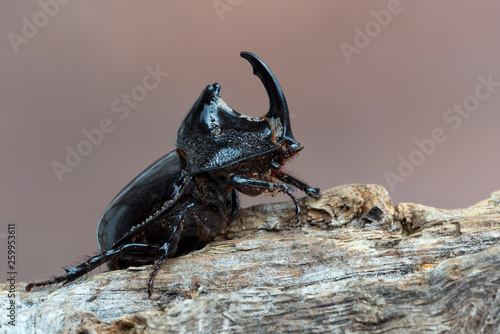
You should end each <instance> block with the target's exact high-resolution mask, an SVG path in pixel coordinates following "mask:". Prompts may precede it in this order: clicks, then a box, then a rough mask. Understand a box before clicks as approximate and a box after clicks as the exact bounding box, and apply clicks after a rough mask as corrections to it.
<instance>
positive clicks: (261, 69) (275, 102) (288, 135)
mask: <svg viewBox="0 0 500 334" xmlns="http://www.w3.org/2000/svg"><path fill="white" fill-rule="evenodd" d="M240 55H241V56H242V57H243V58H245V59H246V60H248V62H249V63H250V64H251V65H252V68H253V74H255V75H256V76H258V77H259V79H260V80H261V81H262V83H263V84H264V87H265V88H266V91H267V95H268V96H269V111H268V112H267V114H266V117H267V118H268V119H269V120H270V121H271V122H275V121H277V119H278V118H279V120H281V124H282V126H283V134H282V136H280V137H278V138H276V140H277V141H278V142H283V141H284V140H287V141H288V142H289V144H290V146H291V147H292V148H298V147H299V146H300V145H299V143H297V141H296V140H295V138H293V134H292V128H291V126H290V115H289V112H288V105H287V103H286V98H285V94H284V93H283V90H282V89H281V86H280V84H279V83H278V80H276V77H275V76H274V74H273V72H271V70H270V69H269V67H267V65H266V64H264V62H263V61H262V60H261V59H260V58H259V57H257V56H256V55H254V54H253V53H250V52H246V51H243V52H241V53H240Z"/></svg>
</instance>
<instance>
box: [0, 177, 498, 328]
mask: <svg viewBox="0 0 500 334" xmlns="http://www.w3.org/2000/svg"><path fill="white" fill-rule="evenodd" d="M301 206H302V208H303V209H304V210H303V216H302V217H301V221H300V222H299V223H291V222H290V221H291V218H292V217H293V214H294V209H293V204H292V203H291V202H283V203H275V204H269V205H259V206H255V207H252V208H248V209H246V210H243V212H242V213H241V215H240V216H239V217H238V219H237V220H236V221H235V222H234V223H233V224H232V225H231V226H230V227H229V228H228V229H227V230H226V231H225V232H224V234H223V235H221V236H219V237H218V238H217V240H215V241H214V242H212V243H210V244H209V245H207V246H206V247H205V248H203V249H201V250H199V251H195V252H192V253H190V254H187V255H185V256H182V257H179V258H175V259H172V260H170V261H168V262H167V263H166V264H165V265H163V267H162V268H161V270H160V272H159V275H158V276H157V278H156V282H155V292H154V295H153V298H152V299H148V298H147V294H146V282H147V279H148V277H149V273H150V270H151V266H147V267H143V268H131V269H129V270H121V271H114V272H105V273H102V274H98V275H94V276H87V277H85V278H82V279H80V280H77V281H75V282H73V283H70V284H67V285H65V286H55V287H51V288H46V289H37V290H36V291H33V292H31V293H27V292H24V285H25V284H18V285H17V292H19V293H18V295H17V297H16V304H17V321H16V324H17V326H16V328H12V327H10V326H8V325H6V320H5V318H4V319H2V323H1V331H6V332H10V331H12V332H14V333H34V332H37V333H124V332H130V333H158V332H183V333H268V332H314V333H355V332H361V333H500V191H498V192H495V193H493V194H492V195H491V197H490V198H489V199H487V200H485V201H482V202H480V203H478V204H476V205H475V206H472V207H469V208H466V209H462V210H440V209H435V208H431V207H427V206H423V205H419V204H408V203H403V204H398V205H396V206H393V205H392V204H391V201H390V198H389V196H388V194H387V191H386V190H385V189H384V188H383V187H381V186H377V185H357V184H354V185H346V186H341V187H337V188H333V189H330V190H328V191H324V192H323V197H322V198H321V199H319V200H313V199H309V198H307V199H301ZM55 274H58V273H55ZM2 288H3V289H2V290H5V289H6V285H4V286H3V287H2ZM0 296H1V298H0V308H1V309H2V310H4V309H5V308H6V306H7V304H6V303H7V293H6V292H5V291H2V292H1V295H0Z"/></svg>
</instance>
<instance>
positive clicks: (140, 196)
mask: <svg viewBox="0 0 500 334" xmlns="http://www.w3.org/2000/svg"><path fill="white" fill-rule="evenodd" d="M241 56H242V57H243V58H244V59H246V60H247V61H248V62H249V63H250V64H251V65H252V68H253V72H254V74H255V75H257V76H258V77H259V78H260V80H261V81H262V83H263V85H264V87H265V89H266V92H267V94H268V97H269V104H270V108H269V111H268V112H267V113H266V114H265V115H264V116H261V117H250V116H246V115H242V114H240V113H238V112H237V111H235V110H233V109H231V108H230V107H228V105H227V104H226V103H225V102H224V101H223V100H222V99H221V97H220V85H219V84H217V83H214V84H213V85H208V86H207V87H206V88H205V89H204V90H203V92H202V93H201V95H200V97H199V98H198V100H197V101H196V102H195V103H194V105H193V106H192V107H191V109H190V111H189V112H188V114H187V115H186V116H185V118H184V120H183V121H182V123H181V125H180V128H179V130H178V132H177V137H176V141H175V144H176V146H177V148H176V149H175V150H174V151H172V152H170V153H168V154H166V155H165V156H163V157H161V158H160V159H158V160H157V161H155V162H154V163H153V164H151V165H150V166H149V167H148V168H146V169H145V170H144V171H143V172H142V173H141V174H139V175H138V176H137V177H136V178H135V179H133V180H132V181H131V182H130V183H129V184H128V185H127V186H125V188H123V189H122V190H121V191H120V192H119V193H118V195H117V196H116V197H115V198H114V199H113V201H112V202H111V203H110V204H109V205H108V207H107V208H106V210H105V211H104V213H103V215H102V216H101V219H100V221H99V223H98V226H97V241H98V244H99V249H100V253H99V254H97V255H96V256H93V257H89V258H88V259H87V260H86V261H85V262H83V263H81V264H79V265H77V266H75V267H65V268H64V270H65V271H66V274H65V275H63V276H58V277H55V278H53V279H51V280H47V281H41V282H34V283H30V284H28V285H27V286H26V290H27V291H31V289H32V288H33V287H40V286H45V285H50V284H55V283H60V282H63V283H64V284H66V283H68V282H71V281H73V280H75V279H77V278H79V277H81V276H83V275H84V274H86V273H88V272H90V271H91V270H93V269H95V268H97V267H99V266H100V265H102V264H104V263H107V265H108V267H109V268H110V269H111V270H115V269H124V268H128V267H131V266H141V265H146V264H155V265H154V268H153V271H152V272H151V274H150V277H149V281H148V288H147V292H148V296H149V297H151V293H152V291H153V281H154V278H155V275H156V273H157V272H158V269H159V268H160V266H161V265H162V263H163V262H164V261H165V260H166V259H167V258H169V257H173V256H174V255H180V254H184V253H186V252H189V251H192V250H195V249H200V248H201V247H203V246H204V245H205V244H206V243H207V242H208V241H210V240H211V239H212V238H213V237H214V236H215V235H216V234H217V233H219V232H220V231H221V230H222V229H223V228H224V227H225V226H227V225H228V224H230V223H231V221H232V220H233V218H234V216H235V215H236V214H237V213H238V210H239V204H238V192H241V193H243V194H246V195H250V196H257V195H259V194H262V193H271V194H275V193H278V192H283V193H285V194H287V195H288V196H289V197H290V198H291V199H292V200H293V202H294V203H295V216H296V218H297V219H298V217H299V214H300V206H299V203H298V201H297V199H296V198H295V196H294V195H293V193H292V192H294V191H295V189H294V188H293V187H297V188H299V189H301V190H302V191H304V192H305V193H306V194H307V195H308V196H310V197H313V198H319V197H320V196H321V192H320V190H319V189H318V188H312V187H310V186H309V185H307V184H306V183H304V182H302V181H300V180H298V179H296V178H295V177H293V176H291V175H289V174H287V173H285V172H284V171H282V166H283V165H284V164H285V162H286V161H287V160H288V159H290V158H291V157H292V156H294V155H295V154H297V153H298V152H299V151H300V150H302V148H303V146H301V145H300V144H299V143H298V142H297V141H296V140H295V138H294V137H293V134H292V128H291V126H290V117H289V111H288V106H287V102H286V99H285V95H284V94H283V91H282V89H281V87H280V85H279V83H278V81H277V80H276V78H275V76H274V75H273V73H272V72H271V71H270V70H269V68H268V67H267V65H266V64H265V63H264V62H263V61H262V60H261V59H260V58H258V57H257V56H256V55H254V54H252V53H250V52H241Z"/></svg>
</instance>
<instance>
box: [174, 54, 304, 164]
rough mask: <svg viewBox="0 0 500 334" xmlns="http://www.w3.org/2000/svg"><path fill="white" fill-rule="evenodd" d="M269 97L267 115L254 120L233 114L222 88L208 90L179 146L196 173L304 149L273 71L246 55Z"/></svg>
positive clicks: (190, 115) (183, 126)
mask: <svg viewBox="0 0 500 334" xmlns="http://www.w3.org/2000/svg"><path fill="white" fill-rule="evenodd" d="M241 56H242V57H243V58H245V59H247V60H248V61H249V62H250V64H251V65H252V67H253V70H254V74H255V75H257V76H258V77H259V78H260V80H261V81H262V83H263V84H264V87H265V88H266V91H267V94H268V96H269V104H270V108H269V111H268V112H267V114H266V115H264V116H261V117H250V116H246V115H242V114H240V113H238V112H237V111H235V110H233V109H231V108H230V107H229V106H228V105H227V104H226V103H225V102H224V101H223V100H222V98H221V97H220V85H219V84H217V83H214V84H213V85H208V86H207V87H206V88H205V89H204V90H203V92H202V93H201V95H200V97H199V98H198V100H197V101H196V102H195V103H194V105H193V106H192V107H191V110H190V111H189V112H188V114H187V115H186V117H185V118H184V120H183V122H182V123H181V126H180V128H179V131H178V132H177V138H176V142H175V143H176V145H177V147H179V148H180V149H181V150H182V151H183V152H184V153H185V154H186V159H187V168H188V170H189V171H190V172H191V173H198V172H206V171H210V170H215V169H221V168H226V167H229V166H233V165H235V164H237V163H240V162H243V161H246V160H248V159H250V158H254V157H256V156H261V155H265V154H268V153H270V152H272V151H276V150H279V152H280V153H278V155H280V156H282V157H283V158H288V157H290V156H292V155H293V154H295V153H297V152H298V151H300V150H301V149H302V147H301V146H300V144H299V143H298V142H297V141H296V140H295V138H294V137H293V134H292V129H291V127H290V116H289V113H288V106H287V103H286V99H285V96H284V94H283V91H282V90H281V87H280V85H279V84H278V81H277V80H276V78H275V77H274V75H273V74H272V72H271V71H270V70H269V68H268V67H267V66H266V64H264V62H263V61H262V60H260V59H259V58H258V57H257V56H255V55H253V54H251V53H249V52H242V53H241Z"/></svg>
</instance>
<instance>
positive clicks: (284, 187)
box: [229, 175, 300, 217]
mask: <svg viewBox="0 0 500 334" xmlns="http://www.w3.org/2000/svg"><path fill="white" fill-rule="evenodd" d="M229 183H231V184H232V185H233V186H234V187H236V188H237V189H238V190H240V191H241V192H243V193H245V191H244V190H243V189H242V187H247V188H258V189H267V190H271V191H272V190H277V191H281V192H284V193H285V194H287V195H288V196H290V198H291V199H292V201H293V202H294V203H295V216H296V217H298V216H300V206H299V201H297V199H296V198H295V196H294V195H293V194H292V192H293V191H295V189H293V187H291V186H289V185H288V184H283V183H276V182H267V181H263V180H258V179H252V178H251V177H246V176H243V175H233V176H231V179H230V180H229ZM242 190H243V191H242Z"/></svg>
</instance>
